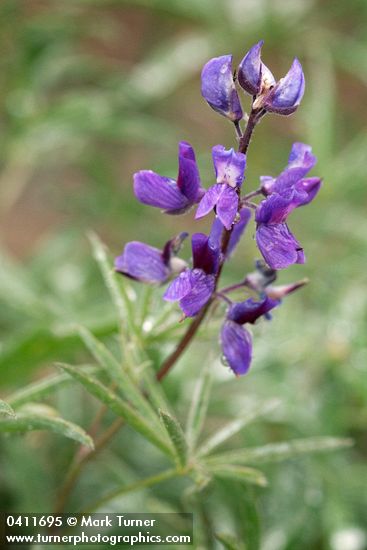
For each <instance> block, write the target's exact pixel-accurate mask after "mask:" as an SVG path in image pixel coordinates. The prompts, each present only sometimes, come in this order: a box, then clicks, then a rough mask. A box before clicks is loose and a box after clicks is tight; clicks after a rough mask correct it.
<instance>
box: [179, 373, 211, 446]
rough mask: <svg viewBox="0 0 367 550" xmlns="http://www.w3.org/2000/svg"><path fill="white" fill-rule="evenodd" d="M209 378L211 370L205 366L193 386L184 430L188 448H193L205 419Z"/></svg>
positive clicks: (208, 395) (209, 386) (209, 384)
mask: <svg viewBox="0 0 367 550" xmlns="http://www.w3.org/2000/svg"><path fill="white" fill-rule="evenodd" d="M211 378H212V377H211V371H210V370H209V368H205V369H203V372H202V375H201V376H200V378H199V380H198V382H197V384H196V386H195V390H194V394H193V398H192V402H191V406H190V410H189V414H188V417H187V423H186V431H185V433H186V438H187V442H188V447H189V449H190V450H192V449H194V447H195V445H196V442H197V440H198V438H199V435H200V433H201V430H202V427H203V424H204V421H205V417H206V413H207V410H208V405H209V399H210V390H211Z"/></svg>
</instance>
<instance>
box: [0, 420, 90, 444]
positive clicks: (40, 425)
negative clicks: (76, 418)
mask: <svg viewBox="0 0 367 550" xmlns="http://www.w3.org/2000/svg"><path fill="white" fill-rule="evenodd" d="M35 430H48V431H51V432H53V433H56V434H58V435H63V436H64V437H67V438H68V439H73V440H74V441H77V442H78V443H81V444H82V445H85V446H87V447H89V448H90V449H93V448H94V444H93V440H92V438H91V437H90V436H89V435H88V434H87V433H86V432H85V431H84V430H83V428H81V427H80V426H78V425H77V424H74V422H70V421H69V420H65V419H63V418H61V417H58V416H46V415H40V414H18V415H17V417H16V418H15V419H4V420H0V432H7V433H11V432H28V431H35Z"/></svg>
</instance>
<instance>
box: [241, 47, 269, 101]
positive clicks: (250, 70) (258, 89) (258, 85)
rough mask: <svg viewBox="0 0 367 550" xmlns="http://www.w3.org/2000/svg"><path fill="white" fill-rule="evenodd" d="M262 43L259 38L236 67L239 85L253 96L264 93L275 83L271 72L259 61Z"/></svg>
mask: <svg viewBox="0 0 367 550" xmlns="http://www.w3.org/2000/svg"><path fill="white" fill-rule="evenodd" d="M263 44H264V41H263V40H260V42H258V43H257V44H255V45H254V46H252V48H251V49H250V50H249V51H248V52H247V54H246V55H245V57H244V58H243V59H242V61H241V63H240V65H239V67H238V82H239V84H240V86H241V87H242V88H243V89H244V90H245V91H246V92H247V93H249V94H250V95H253V96H256V95H258V94H260V93H264V92H265V91H267V90H268V89H269V88H270V87H272V86H274V85H275V79H274V77H273V75H272V73H271V72H270V70H269V69H268V68H267V66H266V65H264V63H262V61H261V47H262V45H263Z"/></svg>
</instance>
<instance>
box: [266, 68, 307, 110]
mask: <svg viewBox="0 0 367 550" xmlns="http://www.w3.org/2000/svg"><path fill="white" fill-rule="evenodd" d="M304 91H305V77H304V74H303V70H302V65H301V63H300V62H299V61H298V59H295V60H294V61H293V63H292V66H291V68H290V69H289V71H288V73H287V74H286V75H285V77H283V78H281V79H280V80H279V81H278V82H277V84H276V85H275V86H274V88H272V90H271V91H270V92H269V93H268V94H267V96H266V98H265V101H264V103H263V106H264V107H265V109H266V110H267V111H269V112H271V113H277V114H280V115H290V114H292V113H294V111H295V110H296V109H297V107H298V106H299V104H300V103H301V100H302V97H303V94H304Z"/></svg>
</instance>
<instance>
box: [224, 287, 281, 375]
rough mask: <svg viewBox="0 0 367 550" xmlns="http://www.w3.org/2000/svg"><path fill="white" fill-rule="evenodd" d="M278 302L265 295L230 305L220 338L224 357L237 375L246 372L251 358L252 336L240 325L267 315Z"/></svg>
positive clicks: (253, 321)
mask: <svg viewBox="0 0 367 550" xmlns="http://www.w3.org/2000/svg"><path fill="white" fill-rule="evenodd" d="M279 304H280V300H273V299H271V298H269V297H267V296H266V297H265V298H263V299H262V300H260V301H259V302H256V301H255V300H253V299H252V298H249V299H248V300H246V301H245V302H240V303H236V304H233V305H232V306H230V308H229V311H228V313H227V318H226V320H225V322H224V324H223V326H222V330H221V335H220V340H221V345H222V351H223V355H224V358H225V360H226V361H227V363H228V365H229V367H230V368H231V369H232V371H233V372H234V373H235V374H236V375H237V376H240V375H242V374H246V372H247V371H248V369H249V368H250V364H251V359H252V337H251V334H250V332H249V331H248V330H247V329H246V328H245V327H243V326H241V325H244V324H246V323H251V324H253V323H255V321H256V320H257V319H258V318H259V317H261V316H262V315H265V316H266V317H268V316H269V311H270V310H272V309H273V308H275V307H277V306H278V305H279Z"/></svg>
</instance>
